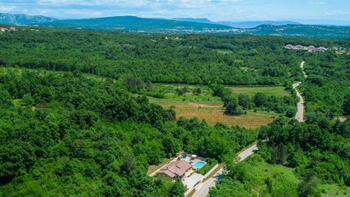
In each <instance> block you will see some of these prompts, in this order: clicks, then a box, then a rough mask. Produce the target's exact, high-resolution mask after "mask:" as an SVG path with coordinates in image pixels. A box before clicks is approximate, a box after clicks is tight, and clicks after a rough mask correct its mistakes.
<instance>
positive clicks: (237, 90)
mask: <svg viewBox="0 0 350 197" xmlns="http://www.w3.org/2000/svg"><path fill="white" fill-rule="evenodd" d="M227 88H229V89H231V90H232V92H233V94H235V95H238V94H247V95H249V96H254V95H255V94H256V93H258V92H261V93H264V94H266V95H268V96H289V95H290V93H289V92H287V91H286V90H285V89H284V87H282V86H264V87H238V86H227Z"/></svg>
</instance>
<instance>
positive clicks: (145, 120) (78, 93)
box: [0, 69, 256, 196]
mask: <svg viewBox="0 0 350 197" xmlns="http://www.w3.org/2000/svg"><path fill="white" fill-rule="evenodd" d="M5 71H6V72H3V73H1V74H0V82H1V86H0V91H1V103H0V104H1V105H0V107H1V110H0V117H1V118H0V141H1V148H0V166H1V167H0V180H1V183H0V184H1V186H0V195H1V196H31V195H35V196H68V195H81V196H87V195H89V196H169V195H170V194H172V193H174V191H172V188H173V187H174V186H172V185H173V183H171V182H169V181H164V180H163V179H153V178H150V177H148V176H146V172H147V167H148V165H150V164H158V163H159V162H161V161H162V160H163V159H164V158H166V157H170V156H174V155H175V154H176V153H177V152H179V151H181V150H185V151H188V152H193V153H197V154H199V155H202V156H205V157H209V158H214V159H217V160H219V161H222V160H223V159H224V158H225V157H229V156H231V155H232V154H234V153H235V152H236V151H238V150H240V149H241V148H243V147H244V146H246V145H247V144H248V143H251V142H252V141H254V139H255V136H256V132H254V131H249V130H246V129H242V128H236V127H226V126H224V125H217V126H216V127H215V128H213V127H209V126H208V125H207V124H206V123H205V122H200V121H198V120H196V119H193V120H185V119H181V120H178V121H177V122H169V120H173V119H174V115H175V114H174V112H173V111H171V110H163V109H162V108H161V107H160V106H157V105H154V104H150V103H149V102H148V100H147V98H145V97H136V98H135V97H133V96H132V95H131V94H130V93H129V92H127V91H126V87H124V86H123V83H122V82H118V81H115V82H113V81H112V80H105V79H99V78H98V79H94V78H93V79H91V78H89V77H86V76H83V75H81V74H79V73H74V74H73V73H57V72H51V71H50V72H48V71H25V70H22V71H21V70H18V69H15V70H14V71H11V70H10V69H8V70H7V69H5ZM175 187H176V184H175ZM175 194H176V193H175ZM175 194H174V195H175ZM170 196H171V195H170ZM175 196H176V195H175Z"/></svg>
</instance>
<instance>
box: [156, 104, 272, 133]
mask: <svg viewBox="0 0 350 197" xmlns="http://www.w3.org/2000/svg"><path fill="white" fill-rule="evenodd" d="M161 105H162V106H163V107H165V108H169V107H171V106H174V107H175V111H176V116H177V118H180V117H184V118H188V119H189V118H195V117H197V118H198V119H199V120H205V121H206V122H207V123H208V124H209V125H215V124H216V123H217V122H221V123H224V124H226V125H231V126H241V127H245V128H250V129H255V128H259V127H261V126H262V125H266V124H268V123H270V122H272V121H273V120H274V118H275V117H276V116H277V114H273V113H267V112H266V113H265V112H252V111H249V112H248V113H247V114H244V115H240V116H228V115H225V114H224V108H223V107H222V104H204V103H183V104H176V103H171V104H161Z"/></svg>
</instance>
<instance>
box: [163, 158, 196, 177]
mask: <svg viewBox="0 0 350 197" xmlns="http://www.w3.org/2000/svg"><path fill="white" fill-rule="evenodd" d="M191 168H192V166H191V164H189V163H187V162H186V161H184V160H177V161H174V162H172V163H170V164H169V165H168V166H166V167H164V168H162V169H161V170H160V171H159V173H163V174H166V175H168V176H169V177H171V178H175V177H177V176H180V177H181V176H183V175H184V174H185V173H186V172H187V171H188V170H189V169H191Z"/></svg>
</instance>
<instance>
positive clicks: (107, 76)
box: [0, 27, 350, 197]
mask: <svg viewBox="0 0 350 197" xmlns="http://www.w3.org/2000/svg"><path fill="white" fill-rule="evenodd" d="M286 44H293V45H298V44H301V45H304V46H308V45H314V46H318V47H319V46H323V47H327V48H330V49H329V50H328V51H326V52H315V53H310V52H307V51H296V50H287V49H285V48H284V46H285V45H286ZM0 45H1V49H0V95H1V96H0V142H1V143H0V196H4V197H5V196H6V197H7V196H135V197H136V196H157V197H158V196H164V197H166V196H174V197H175V196H182V195H183V190H184V188H183V186H182V185H181V184H179V182H178V181H177V182H175V183H174V182H171V181H169V180H167V179H163V178H161V177H154V178H153V177H149V176H147V175H146V173H147V168H148V167H149V166H150V165H154V164H159V163H161V162H163V161H164V160H165V159H166V158H170V157H173V156H174V155H176V153H179V152H181V151H185V152H188V153H191V154H197V155H199V156H201V157H205V158H208V159H215V160H217V161H218V162H219V163H221V162H225V164H226V166H227V167H226V169H227V171H225V172H227V174H225V176H223V177H222V179H221V180H220V181H219V182H218V183H217V187H216V188H215V189H212V191H211V193H210V194H211V196H214V197H215V196H220V197H221V196H252V195H253V196H254V195H256V194H257V196H281V195H287V196H320V195H323V194H325V191H323V190H322V188H325V187H328V186H329V187H333V188H338V187H344V188H348V187H349V186H350V176H349V174H350V166H349V163H350V158H349V151H350V149H349V147H350V145H349V131H350V127H349V120H346V121H344V118H345V119H346V118H348V116H349V115H350V108H349V107H350V92H349V86H350V61H349V60H350V58H349V57H350V56H349V55H347V54H346V53H345V54H336V53H335V51H334V50H332V47H344V48H349V47H350V41H349V40H327V39H300V38H285V37H274V36H249V35H245V36H244V35H237V36H233V35H193V34H189V35H165V34H153V35H141V34H122V33H102V32H89V31H81V30H64V29H49V28H32V27H19V28H18V29H17V30H16V31H11V32H4V33H0ZM301 61H305V72H306V74H307V75H308V78H306V79H305V78H304V76H303V74H302V72H301V68H300V67H299V65H300V62H301ZM296 81H300V82H302V85H301V86H300V92H301V94H302V96H303V97H304V99H305V102H306V103H305V106H306V113H305V119H306V121H305V122H302V123H299V122H296V121H295V120H293V119H292V118H293V117H294V115H295V102H296V100H295V97H294V95H293V94H294V93H295V90H293V89H292V84H293V83H294V82H296ZM155 83H157V84H156V85H154V84H155ZM180 83H181V84H180ZM174 84H177V85H179V84H180V85H182V87H181V88H179V87H178V88H176V87H175V86H173V85H174ZM190 84H196V85H193V86H192V87H191V89H189V88H188V87H187V85H190ZM231 85H243V86H240V88H244V87H246V86H247V85H249V86H252V87H249V88H256V90H254V91H258V92H254V93H249V91H251V90H249V91H247V90H246V92H245V94H243V93H240V92H238V89H239V88H237V86H236V87H232V86H231ZM261 85H265V87H263V88H261ZM276 85H278V87H277V86H276ZM271 86H276V87H277V88H276V87H274V88H275V89H277V90H278V91H279V94H278V95H274V94H268V91H266V90H269V88H271ZM258 87H259V88H258ZM161 88H167V89H169V90H167V91H162V90H160V89H161ZM271 89H272V88H271ZM262 90H264V91H265V92H266V94H264V93H262V92H259V91H262ZM169 91H170V93H169ZM189 91H190V92H189ZM202 91H203V92H202ZM204 91H205V92H204ZM186 94H187V96H188V97H190V98H191V99H193V100H195V99H197V100H200V101H203V102H204V101H207V102H208V103H209V102H211V101H216V102H219V107H221V108H223V109H220V110H222V112H223V113H225V115H228V116H232V117H238V116H241V115H242V114H247V113H251V112H253V113H255V112H257V111H259V110H260V111H263V112H266V113H270V112H273V113H274V114H275V115H276V117H274V118H273V119H275V118H276V120H274V121H273V122H272V123H271V124H269V125H267V126H263V127H261V128H260V129H254V130H249V129H244V128H240V127H237V126H236V127H229V126H226V125H224V124H222V123H217V124H212V125H213V126H209V125H208V124H207V123H206V122H205V121H200V120H198V119H196V118H195V119H190V120H188V119H184V118H178V119H176V113H175V111H174V108H173V107H171V106H170V107H169V108H162V107H161V106H160V105H157V104H154V103H151V102H150V101H151V100H155V98H157V99H159V98H165V97H167V96H168V97H170V99H173V100H174V101H175V102H181V99H182V101H185V99H186V97H185V96H186ZM201 94H203V95H202V97H199V96H200V95H201ZM183 95H185V96H184V97H181V96H183ZM174 98H176V99H178V100H176V99H174ZM179 100H180V101H179ZM191 102H192V101H191ZM190 104H191V105H193V103H190ZM195 106H196V105H195ZM202 107H203V108H204V105H203V104H201V105H198V106H196V109H197V110H198V109H202ZM208 108H209V109H210V110H213V107H211V106H209V107H208ZM277 116H282V117H279V118H277ZM340 116H341V117H342V118H343V119H341V120H342V121H340V120H339V119H340V118H341V117H340ZM273 119H271V120H270V122H271V121H272V120H273ZM216 122H217V121H216ZM266 124H267V123H266ZM266 124H265V125H266ZM255 141H259V143H258V145H259V149H260V151H259V152H258V154H257V156H255V157H254V158H253V159H252V160H249V161H244V162H242V163H240V164H236V163H234V162H233V161H234V159H235V155H236V153H237V152H238V151H239V150H242V149H243V148H244V147H246V146H247V145H248V144H251V143H252V142H255ZM222 165H223V164H222ZM261 174H264V177H262V176H261ZM265 175H266V178H265ZM345 190H347V189H345ZM238 191H239V192H238ZM338 191H340V190H339V189H337V192H338ZM304 194H307V195H304Z"/></svg>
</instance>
